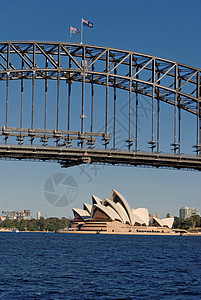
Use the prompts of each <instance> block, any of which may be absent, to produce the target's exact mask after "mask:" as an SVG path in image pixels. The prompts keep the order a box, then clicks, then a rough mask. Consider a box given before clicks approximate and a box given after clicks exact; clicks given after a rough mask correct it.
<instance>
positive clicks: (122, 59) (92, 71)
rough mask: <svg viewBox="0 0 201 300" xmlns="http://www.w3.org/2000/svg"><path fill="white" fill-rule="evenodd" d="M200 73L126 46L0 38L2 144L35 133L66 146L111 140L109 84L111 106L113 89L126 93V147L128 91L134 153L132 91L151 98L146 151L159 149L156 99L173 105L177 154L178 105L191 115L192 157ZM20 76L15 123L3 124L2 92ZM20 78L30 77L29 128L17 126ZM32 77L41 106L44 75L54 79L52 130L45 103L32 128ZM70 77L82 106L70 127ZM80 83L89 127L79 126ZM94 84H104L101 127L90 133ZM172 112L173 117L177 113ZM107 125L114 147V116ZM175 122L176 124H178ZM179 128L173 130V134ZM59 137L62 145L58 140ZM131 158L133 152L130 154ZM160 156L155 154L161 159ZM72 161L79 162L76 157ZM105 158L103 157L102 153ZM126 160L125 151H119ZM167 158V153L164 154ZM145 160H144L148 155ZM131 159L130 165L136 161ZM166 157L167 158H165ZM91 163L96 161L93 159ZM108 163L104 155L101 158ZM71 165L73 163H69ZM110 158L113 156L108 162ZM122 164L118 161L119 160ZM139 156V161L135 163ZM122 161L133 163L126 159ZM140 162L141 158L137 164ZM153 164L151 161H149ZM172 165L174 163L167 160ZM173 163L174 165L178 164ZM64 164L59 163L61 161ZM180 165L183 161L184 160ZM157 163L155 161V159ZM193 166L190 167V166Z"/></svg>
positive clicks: (200, 124) (200, 122)
mask: <svg viewBox="0 0 201 300" xmlns="http://www.w3.org/2000/svg"><path fill="white" fill-rule="evenodd" d="M200 72H201V70H200V69H198V68H194V67H190V66H187V65H184V64H180V63H178V62H174V61H170V60H166V59H162V58H158V57H155V56H150V55H144V54H140V53H137V52H132V51H124V50H119V49H114V48H108V47H99V46H90V45H80V44H70V43H59V42H55V43H54V42H53V43H52V42H0V81H5V82H6V117H5V119H6V122H5V128H4V127H2V128H1V129H0V136H1V135H2V136H4V137H5V143H7V139H8V137H10V136H14V137H17V140H18V141H19V145H22V144H23V140H24V139H25V138H30V139H31V145H32V144H33V140H34V139H35V138H40V139H41V142H43V145H44V146H46V145H47V141H48V139H50V138H53V139H55V140H56V146H69V145H70V144H71V141H72V140H78V141H80V145H81V147H83V145H84V143H85V141H86V142H87V143H88V145H90V147H91V149H92V148H93V145H94V143H95V139H96V137H102V140H103V141H104V145H105V150H106V149H107V145H108V144H109V140H110V139H111V136H110V134H109V133H108V111H109V109H108V102H109V95H108V94H109V88H113V90H114V94H115V95H114V111H116V89H117V88H118V89H120V90H125V91H128V92H129V113H128V120H129V122H128V123H129V124H128V128H129V129H128V139H126V140H125V142H126V143H127V144H128V145H127V146H128V149H129V151H130V149H131V147H132V146H133V144H134V143H133V142H134V140H132V139H131V136H132V133H131V119H132V116H131V94H132V93H135V95H136V118H135V120H136V128H135V151H136V152H137V150H138V149H137V136H138V128H137V122H138V121H137V120H138V95H139V94H142V95H145V96H148V97H149V98H150V101H152V140H151V141H150V142H149V144H150V145H151V146H150V148H151V149H152V153H153V152H154V148H157V153H159V110H160V109H159V107H160V101H162V102H165V103H167V104H170V105H172V106H174V111H175V119H174V143H173V144H172V146H173V151H174V153H175V154H180V120H181V110H185V111H188V112H189V113H192V114H193V115H195V116H196V119H197V145H196V146H195V148H196V152H197V156H199V155H200V154H201V105H200V101H201V97H200V92H201V87H200V86H201V83H200ZM12 80H13V81H14V80H20V82H21V121H20V124H21V127H20V128H16V127H8V102H9V101H8V99H9V97H8V91H9V82H10V81H12ZM24 80H31V81H32V109H31V115H32V117H31V127H30V128H22V110H23V87H24ZM36 80H44V82H45V90H46V92H45V97H46V98H45V99H46V100H45V103H46V104H45V105H46V106H47V86H48V85H47V82H48V80H54V81H57V111H56V124H57V125H56V127H55V130H47V129H46V115H47V107H46V109H45V126H44V129H42V130H39V129H34V122H33V119H34V93H35V86H36V85H35V82H36ZM61 81H65V82H66V83H67V84H68V128H67V130H59V103H60V102H59V100H60V96H59V91H60V82H61ZM73 82H81V85H82V108H81V111H82V113H81V116H80V118H81V129H80V131H73V130H71V128H70V104H71V99H70V98H71V85H72V84H73ZM85 84H90V85H91V87H92V98H91V105H92V108H91V124H90V127H91V132H85V130H84V119H85V118H86V116H85V115H84V110H85V98H84V94H85ZM94 85H102V86H105V88H106V89H105V90H106V97H105V124H104V128H105V130H104V132H97V133H96V132H93V131H92V129H93V94H94ZM156 101H157V109H158V115H157V118H158V119H157V122H158V123H157V124H158V125H157V140H155V139H154V116H155V112H154V103H155V102H156ZM177 115H178V116H177ZM113 117H114V124H113V128H114V131H113V134H114V137H113V145H114V149H115V120H116V116H115V115H114V116H113ZM178 123H179V124H178ZM178 132H179V134H178ZM61 139H63V140H64V144H59V142H60V141H61ZM135 157H136V156H135ZM161 158H162V157H160V159H161ZM79 159H80V160H77V162H76V163H82V162H83V160H82V158H79ZM104 159H105V158H104ZM124 159H125V161H126V156H124ZM167 159H168V158H167ZM145 160H146V164H149V163H148V160H147V159H145ZM136 161H137V160H136V159H135V164H138V163H136ZM171 161H172V160H171ZM94 162H102V161H101V160H100V159H99V160H96V159H95V160H94ZM107 162H108V163H110V162H109V160H108V161H107ZM71 163H72V164H73V163H74V162H71ZM111 163H112V164H113V163H115V162H114V161H112V162H111ZM119 163H123V160H122V161H121V160H120V161H119ZM141 163H142V160H140V164H141ZM127 164H131V165H132V164H134V163H131V162H129V160H128V161H127ZM142 164H143V163H142ZM151 164H152V165H157V164H156V160H155V159H154V161H152V162H151ZM172 164H174V162H173V161H172ZM178 164H179V163H178V162H177V166H178ZM64 165H65V163H64ZM184 165H185V164H184ZM159 166H161V165H160V164H159ZM195 169H196V168H195Z"/></svg>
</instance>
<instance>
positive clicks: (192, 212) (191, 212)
mask: <svg viewBox="0 0 201 300" xmlns="http://www.w3.org/2000/svg"><path fill="white" fill-rule="evenodd" d="M196 215H198V216H200V212H199V210H198V209H197V208H195V207H181V208H180V210H179V217H180V219H183V220H186V219H188V218H190V217H192V216H196Z"/></svg>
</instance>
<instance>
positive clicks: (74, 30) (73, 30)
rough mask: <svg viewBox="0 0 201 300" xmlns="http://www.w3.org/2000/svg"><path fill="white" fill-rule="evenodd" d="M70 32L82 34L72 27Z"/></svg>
mask: <svg viewBox="0 0 201 300" xmlns="http://www.w3.org/2000/svg"><path fill="white" fill-rule="evenodd" d="M70 32H71V33H77V34H80V30H79V29H77V28H75V27H72V26H71V27H70Z"/></svg>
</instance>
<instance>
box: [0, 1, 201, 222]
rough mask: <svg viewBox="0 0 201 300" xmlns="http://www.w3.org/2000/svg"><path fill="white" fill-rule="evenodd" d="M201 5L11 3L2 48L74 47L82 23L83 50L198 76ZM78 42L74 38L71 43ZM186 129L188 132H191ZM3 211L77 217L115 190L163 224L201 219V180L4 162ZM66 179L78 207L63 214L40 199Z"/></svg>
mask: <svg viewBox="0 0 201 300" xmlns="http://www.w3.org/2000/svg"><path fill="white" fill-rule="evenodd" d="M200 12H201V1H200V0H192V1H187V0H176V1H175V0H174V1H172V0H168V1H161V0H152V1H150V0H144V1H143V0H142V1H136V0H130V1H127V0H124V1H119V0H117V1H113V0H112V1H106V0H103V1H101V2H98V1H87V0H85V1H81V0H77V1H66V0H59V1H57V2H55V1H52V0H42V1H38V0H35V1H30V0H26V1H22V0H18V1H14V0H10V1H7V2H2V3H1V29H0V36H1V41H8V40H14V41H18V40H19V41H20V40H21V41H23V40H24V41H28V40H39V41H62V42H64V41H69V26H70V25H72V26H74V27H78V28H79V27H80V21H81V18H82V17H83V18H85V19H86V20H89V21H91V22H93V24H94V28H93V29H86V30H85V31H84V42H85V43H87V44H92V45H101V46H108V47H114V48H119V49H125V50H132V51H136V52H140V53H145V54H150V55H155V56H158V57H162V58H167V59H170V60H174V61H178V62H181V63H185V64H187V65H192V66H195V67H199V68H201V57H200V49H201V37H200V32H201V25H200ZM76 39H78V36H74V41H76ZM186 126H187V127H188V124H186ZM0 168H1V172H0V189H1V198H0V211H1V210H17V209H19V210H22V209H31V213H32V216H34V217H35V216H36V211H38V210H39V211H41V214H42V215H43V216H59V217H61V216H66V217H69V216H72V213H71V209H72V207H81V205H82V203H83V202H88V203H90V202H91V196H90V195H91V194H95V195H97V196H99V197H100V198H104V197H109V196H110V192H111V190H112V188H115V189H117V190H118V191H119V192H120V193H122V194H123V195H124V196H125V198H126V199H127V200H128V202H129V203H130V205H131V207H134V208H137V207H147V208H148V209H149V211H150V213H154V212H158V213H159V215H160V216H161V217H163V216H165V215H166V213H167V212H170V213H171V214H173V215H178V211H179V208H180V207H181V206H194V207H197V208H198V209H199V210H200V211H201V199H200V198H201V197H200V186H201V173H198V172H187V171H172V170H156V169H153V168H151V169H147V168H131V167H108V166H105V167H103V168H102V167H101V168H100V167H98V169H97V168H93V166H86V168H85V173H84V174H82V172H81V169H80V167H73V168H70V169H61V168H60V166H59V165H57V164H53V163H30V162H10V161H0ZM59 172H64V173H66V174H70V175H72V176H73V177H74V178H75V180H76V181H77V184H78V195H77V198H76V199H75V201H74V202H73V203H72V204H71V205H68V206H66V207H64V208H56V207H53V206H51V205H50V204H49V203H48V202H47V201H46V200H45V199H44V197H43V185H44V183H45V181H46V180H47V178H48V177H49V176H50V175H52V174H54V173H59Z"/></svg>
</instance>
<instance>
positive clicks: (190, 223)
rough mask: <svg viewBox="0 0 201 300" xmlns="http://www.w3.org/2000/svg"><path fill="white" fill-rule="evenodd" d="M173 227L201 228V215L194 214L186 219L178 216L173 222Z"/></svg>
mask: <svg viewBox="0 0 201 300" xmlns="http://www.w3.org/2000/svg"><path fill="white" fill-rule="evenodd" d="M173 228H180V229H185V230H188V229H191V228H201V217H200V216H199V215H196V216H192V217H190V218H188V219H186V220H183V219H180V218H176V220H175V221H174V223H173Z"/></svg>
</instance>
